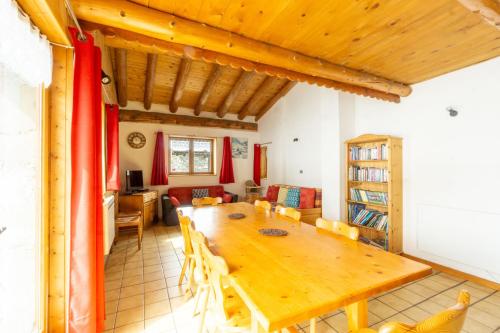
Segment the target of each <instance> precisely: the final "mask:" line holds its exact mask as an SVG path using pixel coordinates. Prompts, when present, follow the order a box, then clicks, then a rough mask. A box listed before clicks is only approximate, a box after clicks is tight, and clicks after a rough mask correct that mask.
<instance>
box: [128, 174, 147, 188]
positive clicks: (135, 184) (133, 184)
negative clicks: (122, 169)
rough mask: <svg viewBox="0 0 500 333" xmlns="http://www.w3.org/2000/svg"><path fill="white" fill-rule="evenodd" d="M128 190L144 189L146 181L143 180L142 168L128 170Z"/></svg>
mask: <svg viewBox="0 0 500 333" xmlns="http://www.w3.org/2000/svg"><path fill="white" fill-rule="evenodd" d="M126 176H127V192H128V191H140V190H143V189H144V182H143V180H142V170H127V171H126Z"/></svg>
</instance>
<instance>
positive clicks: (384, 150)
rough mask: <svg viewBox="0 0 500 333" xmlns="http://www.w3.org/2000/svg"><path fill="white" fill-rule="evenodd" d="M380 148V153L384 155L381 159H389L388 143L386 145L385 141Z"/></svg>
mask: <svg viewBox="0 0 500 333" xmlns="http://www.w3.org/2000/svg"><path fill="white" fill-rule="evenodd" d="M380 150H381V154H380V155H382V156H381V157H382V158H381V159H382V160H386V161H387V159H388V149H387V145H386V144H385V143H384V144H382V145H381V146H380Z"/></svg>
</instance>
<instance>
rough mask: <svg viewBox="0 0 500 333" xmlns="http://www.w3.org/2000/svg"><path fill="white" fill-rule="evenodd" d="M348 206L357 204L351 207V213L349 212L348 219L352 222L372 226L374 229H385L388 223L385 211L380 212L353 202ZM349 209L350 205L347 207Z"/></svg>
mask: <svg viewBox="0 0 500 333" xmlns="http://www.w3.org/2000/svg"><path fill="white" fill-rule="evenodd" d="M350 206H358V207H353V208H352V214H349V217H350V221H351V223H352V224H357V225H360V226H364V227H369V228H373V229H376V230H381V231H386V230H387V224H388V220H389V219H388V216H387V213H382V212H379V211H377V210H372V209H366V206H365V207H360V206H364V205H360V204H354V205H350ZM349 211H351V207H349Z"/></svg>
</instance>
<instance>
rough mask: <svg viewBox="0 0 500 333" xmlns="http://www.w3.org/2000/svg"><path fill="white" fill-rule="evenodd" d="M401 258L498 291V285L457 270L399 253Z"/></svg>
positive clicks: (499, 287)
mask: <svg viewBox="0 0 500 333" xmlns="http://www.w3.org/2000/svg"><path fill="white" fill-rule="evenodd" d="M401 256H403V257H406V258H408V259H411V260H415V261H418V262H421V263H423V264H426V265H429V266H431V267H432V268H433V269H435V270H437V271H440V272H444V273H446V274H450V275H453V276H456V277H458V278H461V279H464V280H469V281H472V282H474V283H477V284H480V285H483V286H485V287H488V288H491V289H495V290H500V283H497V282H494V281H490V280H486V279H483V278H481V277H479V276H475V275H472V274H469V273H465V272H461V271H459V270H456V269H454V268H450V267H447V266H443V265H441V264H436V263H435V262H432V261H428V260H425V259H421V258H418V257H414V256H412V255H410V254H406V253H401Z"/></svg>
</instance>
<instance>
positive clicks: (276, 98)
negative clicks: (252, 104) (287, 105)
mask: <svg viewBox="0 0 500 333" xmlns="http://www.w3.org/2000/svg"><path fill="white" fill-rule="evenodd" d="M296 84H297V82H293V81H288V82H287V83H285V85H284V86H283V88H281V90H280V91H278V93H277V94H276V95H274V97H273V98H271V99H270V100H269V102H267V103H266V105H264V106H263V107H262V109H260V111H259V112H258V113H257V114H256V115H255V121H258V120H259V119H260V118H262V116H263V115H265V114H266V112H267V111H269V109H271V108H272V107H273V105H274V104H276V102H277V101H279V99H280V98H281V97H283V96H285V95H286V94H287V93H288V92H289V91H290V89H292V88H293V87H295V85H296Z"/></svg>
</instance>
